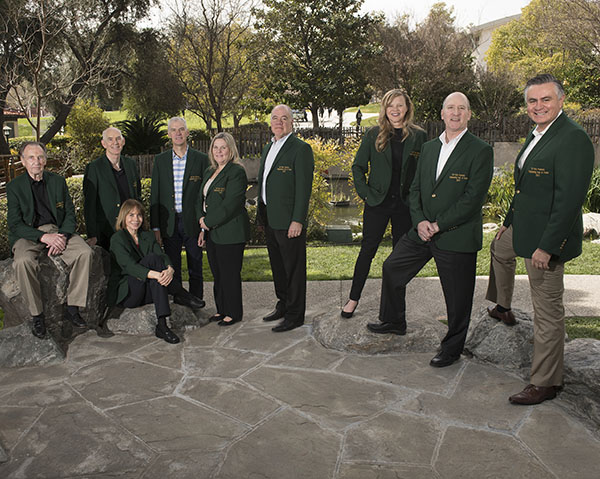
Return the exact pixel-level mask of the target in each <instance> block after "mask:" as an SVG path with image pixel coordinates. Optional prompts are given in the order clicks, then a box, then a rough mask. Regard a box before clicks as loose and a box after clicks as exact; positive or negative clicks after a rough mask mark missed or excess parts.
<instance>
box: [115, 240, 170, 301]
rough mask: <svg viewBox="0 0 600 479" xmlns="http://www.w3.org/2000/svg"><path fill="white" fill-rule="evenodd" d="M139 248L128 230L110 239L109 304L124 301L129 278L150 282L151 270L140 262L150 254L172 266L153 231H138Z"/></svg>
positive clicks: (127, 290) (127, 291)
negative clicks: (149, 273) (157, 256)
mask: <svg viewBox="0 0 600 479" xmlns="http://www.w3.org/2000/svg"><path fill="white" fill-rule="evenodd" d="M138 240H139V243H140V247H139V248H138V247H137V246H136V245H135V242H134V241H133V238H132V237H131V235H130V234H129V232H128V231H127V230H119V231H117V232H116V233H115V234H114V235H112V238H111V239H110V257H111V268H110V281H109V282H108V304H109V305H110V306H114V305H115V304H119V303H120V302H121V301H123V300H124V299H125V298H126V297H127V294H128V293H129V283H128V282H127V277H128V276H133V277H134V278H137V279H139V280H140V281H147V280H148V271H150V268H147V267H146V266H142V265H141V264H139V262H140V261H141V260H142V259H143V258H144V257H145V256H146V255H147V254H149V253H156V254H157V255H159V256H160V257H161V258H162V259H163V261H164V262H165V266H168V265H171V260H170V259H169V257H168V256H167V255H166V254H165V253H164V252H163V250H162V249H161V248H160V246H159V244H158V243H157V242H156V237H155V236H154V233H153V232H152V231H138Z"/></svg>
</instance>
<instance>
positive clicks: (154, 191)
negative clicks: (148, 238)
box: [140, 156, 160, 229]
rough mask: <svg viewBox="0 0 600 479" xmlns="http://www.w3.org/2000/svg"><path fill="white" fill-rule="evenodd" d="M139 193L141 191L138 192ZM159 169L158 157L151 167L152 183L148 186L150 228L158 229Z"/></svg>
mask: <svg viewBox="0 0 600 479" xmlns="http://www.w3.org/2000/svg"><path fill="white" fill-rule="evenodd" d="M140 191H141V190H140ZM159 215H160V167H159V159H158V156H155V157H154V164H153V165H152V183H151V184H150V228H152V229H157V228H160V220H159Z"/></svg>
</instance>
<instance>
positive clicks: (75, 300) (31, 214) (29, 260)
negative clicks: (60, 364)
mask: <svg viewBox="0 0 600 479" xmlns="http://www.w3.org/2000/svg"><path fill="white" fill-rule="evenodd" d="M20 157H21V162H22V163H23V166H25V169H26V171H27V173H25V174H22V175H20V176H18V177H17V178H15V179H14V180H12V181H11V182H10V183H8V184H7V185H6V195H7V199H8V215H7V223H8V239H9V242H10V246H11V249H12V253H13V256H14V259H13V268H14V270H15V275H16V277H17V282H18V284H19V288H20V290H21V293H22V294H23V296H24V298H25V302H26V304H27V306H28V308H29V312H30V313H31V316H32V333H33V334H34V336H36V337H38V338H40V339H42V338H45V337H46V324H45V320H44V304H43V300H42V292H41V288H40V279H39V264H38V257H39V256H40V254H42V252H43V251H44V250H46V251H47V253H48V254H49V255H51V256H59V257H60V258H61V259H62V260H63V261H64V262H65V263H66V264H67V266H70V267H71V272H70V273H69V286H68V288H67V306H66V313H65V319H67V320H69V321H71V322H72V323H73V324H74V325H75V326H78V327H84V326H86V323H85V321H84V320H83V319H82V318H81V316H80V315H79V308H80V307H85V305H86V302H87V293H88V284H89V275H90V265H91V258H92V250H91V249H90V247H89V246H88V245H87V244H86V243H85V241H83V239H82V238H81V237H80V236H78V235H77V234H75V229H76V227H77V224H76V220H75V209H74V208H73V202H72V201H71V196H70V195H69V190H68V188H67V183H66V182H65V179H64V178H63V177H62V176H59V175H57V174H54V173H51V172H48V171H44V167H45V166H46V149H45V147H44V145H43V144H41V143H38V142H34V141H31V142H27V143H25V144H24V145H23V147H22V148H21V153H20Z"/></svg>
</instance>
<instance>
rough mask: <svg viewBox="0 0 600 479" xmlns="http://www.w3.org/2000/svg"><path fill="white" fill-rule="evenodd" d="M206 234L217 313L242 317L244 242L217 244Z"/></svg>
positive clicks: (236, 318)
mask: <svg viewBox="0 0 600 479" xmlns="http://www.w3.org/2000/svg"><path fill="white" fill-rule="evenodd" d="M207 233H208V234H207V235H206V255H207V256H208V263H209V264H210V269H211V271H212V274H213V278H214V286H213V292H214V295H215V305H216V306H217V313H218V314H222V315H223V316H229V317H230V318H232V319H235V320H238V319H242V316H243V314H244V309H243V306H242V274H241V273H242V262H243V261H244V247H245V246H246V244H245V243H237V244H217V243H214V242H213V241H212V240H211V238H210V231H208V232H207Z"/></svg>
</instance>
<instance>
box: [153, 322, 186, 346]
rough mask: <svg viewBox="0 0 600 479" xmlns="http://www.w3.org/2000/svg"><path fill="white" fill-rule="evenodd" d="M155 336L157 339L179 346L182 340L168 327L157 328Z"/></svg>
mask: <svg viewBox="0 0 600 479" xmlns="http://www.w3.org/2000/svg"><path fill="white" fill-rule="evenodd" d="M155 334H156V337H157V338H160V339H164V340H165V341H166V342H167V343H171V344H177V343H178V342H179V341H180V339H179V336H177V335H176V334H175V333H174V332H173V331H171V330H170V329H169V327H168V326H164V327H160V326H156V330H155Z"/></svg>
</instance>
